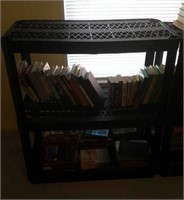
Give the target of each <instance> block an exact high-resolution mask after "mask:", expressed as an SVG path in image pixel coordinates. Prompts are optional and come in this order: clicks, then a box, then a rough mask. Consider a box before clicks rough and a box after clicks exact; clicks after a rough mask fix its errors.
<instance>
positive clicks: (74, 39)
mask: <svg viewBox="0 0 184 200" xmlns="http://www.w3.org/2000/svg"><path fill="white" fill-rule="evenodd" d="M179 43H180V37H179V36H178V34H176V33H175V31H173V30H172V29H170V28H169V26H168V25H167V24H165V23H163V22H161V21H159V20H156V19H128V20H93V21H92V20H91V21H89V20H88V21H61V20H60V21H55V20H23V21H17V22H15V23H14V24H13V25H12V26H11V27H10V29H9V30H8V31H7V32H6V33H5V34H4V35H3V37H2V48H3V52H4V57H5V62H6V67H7V71H8V77H9V82H10V87H11V92H12V97H13V102H14V106H15V110H16V116H17V123H18V127H19V131H20V137H21V142H22V147H23V152H24V158H25V162H26V167H27V172H28V179H29V180H30V181H32V182H44V181H56V180H57V181H58V180H59V181H62V180H86V179H99V178H103V179H105V178H107V177H109V178H113V177H114V178H121V177H140V176H141V177H142V176H152V175H153V171H154V170H153V169H152V170H148V172H147V171H146V170H142V171H141V170H140V171H141V172H140V173H136V172H134V171H133V172H130V173H128V172H124V173H122V171H121V172H119V173H118V172H117V171H116V169H113V170H112V169H110V171H111V172H112V173H109V172H110V171H109V170H107V172H95V171H92V172H88V173H86V172H75V173H71V174H70V173H64V174H63V173H45V172H42V171H41V170H40V169H39V167H38V164H37V163H39V160H38V158H36V156H35V154H34V153H33V150H32V147H31V142H30V137H29V132H30V131H34V132H35V138H36V143H37V144H38V146H39V141H40V140H39V138H40V137H39V134H40V131H43V130H57V129H71V128H72V129H86V128H93V129H94V128H118V127H132V126H139V127H150V126H154V127H155V129H156V134H155V137H154V138H152V139H153V141H152V142H153V144H152V146H153V148H154V152H157V150H158V148H159V145H160V135H161V130H162V125H163V123H164V115H165V113H166V112H165V110H166V109H167V103H168V99H169V96H170V92H171V91H170V86H171V85H172V78H173V74H174V66H175V60H176V52H177V49H178V46H179ZM164 51H167V60H166V70H165V76H164V85H163V94H162V100H161V104H160V105H159V106H158V107H157V108H156V109H155V108H151V107H148V108H144V107H143V108H141V107H140V108H138V109H118V110H114V109H111V108H108V109H107V108H98V109H93V110H85V109H82V110H81V109H80V108H79V109H73V108H72V109H71V110H69V109H68V108H67V109H65V108H63V107H62V106H61V107H60V106H59V104H57V103H56V105H53V104H44V105H43V104H30V103H27V101H26V100H24V99H22V96H21V89H20V85H19V78H18V75H17V68H16V60H15V53H19V54H21V57H22V59H26V60H27V61H28V63H31V56H30V55H31V54H33V53H40V54H76V53H80V54H87V53H88V54H99V53H128V52H146V57H145V66H149V65H153V64H161V62H162V57H163V52H164ZM56 108H57V109H56ZM79 116H80V117H79ZM34 152H35V150H34ZM154 157H155V158H156V156H155V155H154ZM154 161H156V159H154ZM151 168H152V167H151ZM107 174H111V175H108V176H107Z"/></svg>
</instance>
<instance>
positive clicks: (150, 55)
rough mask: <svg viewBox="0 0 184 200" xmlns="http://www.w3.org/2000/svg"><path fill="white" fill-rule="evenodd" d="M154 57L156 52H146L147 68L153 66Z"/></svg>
mask: <svg viewBox="0 0 184 200" xmlns="http://www.w3.org/2000/svg"><path fill="white" fill-rule="evenodd" d="M154 55H155V52H153V51H148V52H146V58H145V63H144V65H145V66H146V67H148V66H150V65H153V61H154Z"/></svg>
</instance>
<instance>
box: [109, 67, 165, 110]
mask: <svg viewBox="0 0 184 200" xmlns="http://www.w3.org/2000/svg"><path fill="white" fill-rule="evenodd" d="M164 71H165V66H164V65H160V66H149V67H145V68H144V69H140V73H139V75H134V76H121V75H117V76H115V77H108V97H109V102H110V105H111V106H112V107H125V106H137V105H142V104H154V103H158V102H159V98H160V94H161V89H162V87H161V86H162V81H163V75H164Z"/></svg>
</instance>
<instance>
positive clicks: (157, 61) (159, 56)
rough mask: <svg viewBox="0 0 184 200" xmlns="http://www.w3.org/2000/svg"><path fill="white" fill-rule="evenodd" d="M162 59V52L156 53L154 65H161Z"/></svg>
mask: <svg viewBox="0 0 184 200" xmlns="http://www.w3.org/2000/svg"><path fill="white" fill-rule="evenodd" d="M162 58H163V51H157V52H156V55H155V61H154V65H161V64H162Z"/></svg>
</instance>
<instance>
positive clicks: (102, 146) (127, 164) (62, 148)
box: [41, 128, 151, 171]
mask: <svg viewBox="0 0 184 200" xmlns="http://www.w3.org/2000/svg"><path fill="white" fill-rule="evenodd" d="M128 129H129V130H130V132H132V131H133V132H135V133H136V129H135V128H128ZM113 131H115V132H116V134H117V132H118V129H115V130H109V129H101V130H80V131H79V130H75V131H73V130H69V131H44V132H42V136H43V145H42V153H41V157H42V159H41V160H42V166H41V167H42V169H43V170H44V171H72V170H73V171H75V170H78V169H80V170H92V169H103V168H104V167H106V168H108V167H112V166H113V165H114V166H116V167H119V168H121V169H125V168H127V169H128V168H131V167H132V168H137V167H146V166H148V165H149V161H150V155H151V149H150V147H149V144H148V142H147V141H146V140H144V139H139V140H128V139H121V140H117V141H114V140H112V139H111V136H112V134H113ZM127 131H128V130H127V128H125V132H126V133H127ZM119 134H122V135H123V134H124V132H123V129H119Z"/></svg>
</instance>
